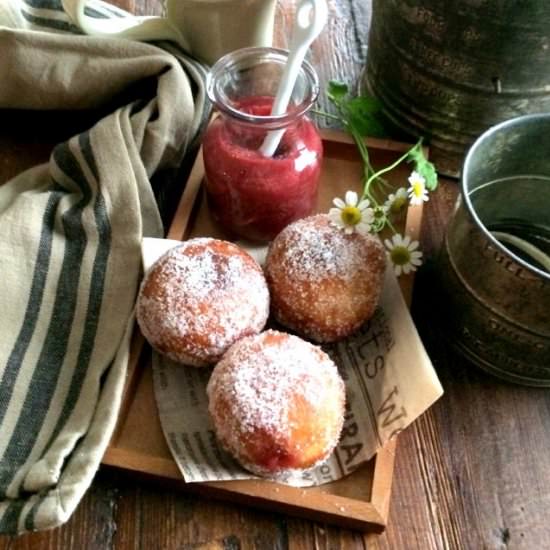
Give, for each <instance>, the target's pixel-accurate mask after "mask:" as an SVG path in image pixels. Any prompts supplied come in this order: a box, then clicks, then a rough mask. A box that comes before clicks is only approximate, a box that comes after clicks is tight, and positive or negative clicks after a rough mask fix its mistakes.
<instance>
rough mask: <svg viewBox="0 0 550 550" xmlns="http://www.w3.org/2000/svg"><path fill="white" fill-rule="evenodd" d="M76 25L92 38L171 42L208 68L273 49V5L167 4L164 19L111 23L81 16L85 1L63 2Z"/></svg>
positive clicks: (238, 1) (270, 0)
mask: <svg viewBox="0 0 550 550" xmlns="http://www.w3.org/2000/svg"><path fill="white" fill-rule="evenodd" d="M62 3H63V8H64V9H65V12H66V13H67V14H68V15H69V17H70V18H71V19H72V21H73V22H74V24H75V25H77V26H78V27H80V29H82V31H83V32H85V33H86V34H90V35H99V36H113V37H114V36H117V37H121V38H128V39H132V40H142V41H151V40H173V41H175V42H177V43H178V44H179V45H180V46H181V47H182V48H183V49H184V50H186V51H187V52H189V53H191V54H192V55H194V56H195V57H197V58H199V59H201V60H203V61H205V62H206V63H209V64H212V63H214V62H215V61H217V60H218V59H219V58H220V57H222V56H223V55H224V54H226V53H228V52H230V51H233V50H237V49H239V48H245V47H248V46H271V45H272V41H273V21H274V16H275V4H276V0H167V2H166V17H152V16H145V17H120V18H119V17H111V18H108V19H98V18H94V17H89V16H88V15H86V14H85V13H84V8H85V6H86V0H62Z"/></svg>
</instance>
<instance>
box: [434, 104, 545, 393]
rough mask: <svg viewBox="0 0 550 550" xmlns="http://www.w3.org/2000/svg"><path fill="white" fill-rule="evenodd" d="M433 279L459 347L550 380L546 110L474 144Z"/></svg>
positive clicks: (513, 376)
mask: <svg viewBox="0 0 550 550" xmlns="http://www.w3.org/2000/svg"><path fill="white" fill-rule="evenodd" d="M497 237H498V240H497ZM438 276H439V277H440V281H441V283H442V284H441V288H442V291H443V293H444V299H443V300H441V303H443V304H444V306H443V308H444V310H443V315H442V318H443V319H444V324H445V325H446V328H447V330H448V331H449V333H450V335H451V337H452V342H453V343H454V344H455V345H456V346H457V348H458V349H459V350H460V351H461V352H463V353H464V354H465V355H466V356H467V357H469V358H470V359H472V360H473V361H474V362H475V363H476V364H477V365H479V366H480V367H482V368H484V369H486V370H488V371H490V372H492V373H493V374H496V375H497V376H500V377H502V378H505V379H508V380H510V381H513V382H519V383H523V384H528V385H538V386H550V113H547V114H541V115H527V116H523V117H518V118H515V119H512V120H509V121H506V122H504V123H501V124H499V125H497V126H495V127H493V128H491V129H490V130H488V131H487V132H486V133H484V134H483V135H482V136H481V137H480V138H479V139H478V140H477V141H476V142H475V144H474V145H473V146H472V148H471V149H470V151H469V152H468V154H467V157H466V160H465V162H464V167H463V173H462V181H461V195H460V197H459V199H458V202H457V206H456V210H455V213H454V216H453V218H452V220H451V221H450V223H449V226H448V229H447V234H446V237H445V242H444V246H443V249H442V252H441V255H440V259H439V264H438Z"/></svg>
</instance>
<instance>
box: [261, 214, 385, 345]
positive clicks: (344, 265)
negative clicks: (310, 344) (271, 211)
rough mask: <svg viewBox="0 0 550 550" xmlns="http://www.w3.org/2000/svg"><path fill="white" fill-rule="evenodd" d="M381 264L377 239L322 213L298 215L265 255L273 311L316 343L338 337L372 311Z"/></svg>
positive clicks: (376, 294)
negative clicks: (350, 229) (341, 225)
mask: <svg viewBox="0 0 550 550" xmlns="http://www.w3.org/2000/svg"><path fill="white" fill-rule="evenodd" d="M385 265H386V260H385V253H384V247H383V246H382V243H381V242H380V240H379V239H378V238H376V237H374V236H372V235H360V234H358V233H353V234H351V235H346V234H345V233H344V232H343V231H342V230H340V229H338V228H336V227H333V226H332V225H331V224H330V220H329V218H328V216H327V215H326V214H318V215H316V216H311V217H309V218H304V219H302V220H298V221H296V222H294V223H292V224H290V225H289V226H287V227H286V228H285V229H284V230H283V231H282V232H281V233H280V234H279V235H278V236H277V237H276V238H275V239H274V241H273V242H272V243H271V245H270V247H269V251H268V254H267V258H266V265H265V274H266V279H267V283H268V286H269V290H270V293H271V311H272V313H273V316H274V317H275V319H276V320H277V321H278V322H279V323H281V324H282V325H284V326H285V327H287V328H289V329H291V330H292V331H295V332H296V333H297V334H299V335H301V336H303V337H305V338H308V339H311V340H313V341H315V342H334V341H337V340H341V339H342V338H345V337H346V336H349V335H350V334H351V333H353V332H354V331H355V330H357V329H358V328H359V327H360V326H361V325H362V324H363V323H364V322H365V321H367V320H368V319H369V318H370V317H371V316H372V315H373V313H374V310H375V308H376V305H377V303H378V298H379V295H380V291H381V288H382V283H383V277H384V270H385Z"/></svg>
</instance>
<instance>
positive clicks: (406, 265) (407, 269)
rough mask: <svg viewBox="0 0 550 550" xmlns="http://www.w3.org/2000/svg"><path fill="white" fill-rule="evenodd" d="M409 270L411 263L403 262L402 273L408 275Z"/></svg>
mask: <svg viewBox="0 0 550 550" xmlns="http://www.w3.org/2000/svg"><path fill="white" fill-rule="evenodd" d="M410 272H411V264H405V265H404V266H403V273H404V274H405V275H408V274H409V273H410Z"/></svg>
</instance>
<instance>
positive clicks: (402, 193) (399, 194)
mask: <svg viewBox="0 0 550 550" xmlns="http://www.w3.org/2000/svg"><path fill="white" fill-rule="evenodd" d="M408 198H409V197H408V195H407V190H406V189H405V188H404V187H400V188H399V189H398V190H397V191H396V192H395V193H391V194H390V195H389V196H388V198H387V199H386V202H385V203H384V207H385V208H386V212H390V213H391V214H398V213H399V212H400V211H401V210H402V209H403V207H404V206H405V205H406V204H407V199H408Z"/></svg>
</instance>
